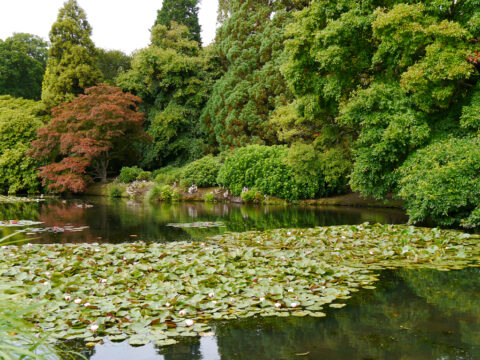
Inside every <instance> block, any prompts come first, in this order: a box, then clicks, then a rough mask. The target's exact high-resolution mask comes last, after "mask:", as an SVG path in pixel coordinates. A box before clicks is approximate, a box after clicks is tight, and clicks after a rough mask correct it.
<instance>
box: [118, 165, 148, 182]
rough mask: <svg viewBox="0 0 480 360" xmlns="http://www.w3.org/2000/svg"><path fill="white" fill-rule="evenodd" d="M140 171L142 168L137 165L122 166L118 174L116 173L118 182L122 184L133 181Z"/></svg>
mask: <svg viewBox="0 0 480 360" xmlns="http://www.w3.org/2000/svg"><path fill="white" fill-rule="evenodd" d="M142 172H143V170H142V169H140V168H139V167H137V166H132V167H123V168H122V170H120V175H118V182H121V183H124V184H128V183H131V182H134V181H135V180H137V177H138V176H139V175H140V174H141V173H142Z"/></svg>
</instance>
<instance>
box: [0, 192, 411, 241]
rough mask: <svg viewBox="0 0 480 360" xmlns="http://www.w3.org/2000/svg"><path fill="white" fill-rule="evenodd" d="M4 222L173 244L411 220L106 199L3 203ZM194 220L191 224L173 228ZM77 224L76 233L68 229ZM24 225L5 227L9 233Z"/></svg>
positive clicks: (355, 212) (51, 234)
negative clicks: (207, 225)
mask: <svg viewBox="0 0 480 360" xmlns="http://www.w3.org/2000/svg"><path fill="white" fill-rule="evenodd" d="M0 220H3V221H5V220H32V221H41V222H42V223H43V224H41V225H34V226H32V227H33V228H38V229H40V230H42V229H43V230H45V229H47V231H46V232H36V233H35V235H26V234H20V235H19V236H17V238H18V239H20V238H30V239H34V238H35V239H36V240H35V241H34V240H32V242H39V241H40V242H44V243H52V242H61V243H79V242H89V243H92V242H98V243H102V242H110V243H122V242H131V241H139V240H143V241H146V242H147V241H150V242H167V241H178V240H201V239H204V238H205V237H206V236H209V235H216V234H219V233H222V232H225V231H235V232H241V231H247V230H254V229H258V230H265V229H277V228H290V227H291V228H294V227H297V228H298V227H313V226H326V225H343V224H360V223H363V222H366V221H368V222H372V223H377V222H378V223H390V224H398V223H404V222H406V221H407V217H406V216H405V214H404V213H403V212H402V211H400V210H394V209H361V208H348V207H330V208H326V207H322V208H319V207H317V208H315V207H311V208H306V207H298V206H245V205H235V204H205V203H180V204H161V205H157V206H152V205H150V204H144V203H138V202H134V201H125V200H120V199H107V198H102V197H92V198H82V199H72V200H48V201H45V202H41V203H36V202H34V203H14V204H0ZM200 222H223V223H224V225H225V227H214V228H206V229H205V228H203V229H202V228H199V227H195V226H193V225H195V224H196V223H200ZM170 223H192V226H193V227H190V228H175V227H171V226H167V225H168V224H170ZM69 226H72V227H73V228H74V230H75V231H68V230H67V231H64V232H62V230H63V229H65V228H66V229H69ZM18 229H19V228H14V227H12V228H8V229H4V230H1V229H0V235H2V232H3V236H5V235H8V234H10V233H12V232H13V231H17V230H18Z"/></svg>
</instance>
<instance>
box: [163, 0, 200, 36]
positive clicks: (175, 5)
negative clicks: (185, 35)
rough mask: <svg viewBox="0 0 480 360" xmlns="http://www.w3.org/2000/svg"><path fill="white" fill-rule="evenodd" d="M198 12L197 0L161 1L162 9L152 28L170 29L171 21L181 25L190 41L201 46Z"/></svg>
mask: <svg viewBox="0 0 480 360" xmlns="http://www.w3.org/2000/svg"><path fill="white" fill-rule="evenodd" d="M198 10H199V9H198V0H163V1H162V8H161V9H160V10H158V13H157V19H156V20H155V24H154V26H155V25H164V26H166V27H167V28H170V25H171V23H172V21H174V22H176V23H177V24H183V25H185V26H186V27H187V28H188V30H189V32H190V34H189V37H190V39H192V40H195V41H196V42H198V43H199V44H201V43H202V38H201V36H200V32H201V28H200V23H199V22H198Z"/></svg>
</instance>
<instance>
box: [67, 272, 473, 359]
mask: <svg viewBox="0 0 480 360" xmlns="http://www.w3.org/2000/svg"><path fill="white" fill-rule="evenodd" d="M479 279H480V269H478V268H470V269H464V270H459V271H451V272H441V271H435V270H399V271H384V272H383V273H382V275H381V279H380V281H379V282H377V283H376V286H377V289H375V290H362V291H360V292H359V293H357V294H355V295H354V296H353V297H352V298H351V299H350V300H349V301H348V302H347V306H346V307H344V308H342V309H331V310H329V311H328V312H327V316H326V317H325V318H321V319H316V318H309V317H305V318H296V317H292V316H291V317H288V318H258V319H251V320H234V321H229V322H223V323H218V324H216V325H215V326H214V329H215V332H216V335H215V336H214V337H210V338H199V339H198V338H194V339H193V340H190V341H188V340H184V341H182V342H181V343H179V344H177V345H173V346H170V347H166V348H155V347H154V346H153V345H147V346H144V347H138V348H135V347H131V346H129V345H128V344H126V343H124V344H112V343H107V344H105V345H102V346H96V347H95V348H92V349H89V350H85V347H82V346H81V344H77V346H76V347H75V348H77V349H80V350H81V349H83V354H84V355H85V356H86V357H87V358H89V359H90V360H110V359H111V360H114V359H115V360H123V359H125V360H129V359H135V360H155V359H158V360H162V359H164V360H174V359H175V360H180V359H182V360H183V359H185V360H186V359H192V360H220V359H222V360H233V359H249V360H267V359H276V360H290V359H308V360H313V359H338V360H342V359H345V360H351V359H389V360H395V359H419V360H420V359H422V360H425V359H443V360H451V359H472V360H473V359H479V358H480V297H479V296H478V294H480V280H479Z"/></svg>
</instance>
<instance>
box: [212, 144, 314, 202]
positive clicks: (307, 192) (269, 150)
mask: <svg viewBox="0 0 480 360" xmlns="http://www.w3.org/2000/svg"><path fill="white" fill-rule="evenodd" d="M288 154H289V149H288V148H287V147H284V146H270V147H269V146H261V145H251V146H247V147H244V148H239V149H236V150H234V151H233V152H232V153H231V154H230V155H229V156H228V157H227V159H226V160H225V163H224V164H223V166H222V167H221V168H220V171H219V173H218V177H217V182H218V184H219V185H221V186H223V187H224V188H228V189H230V191H231V192H232V194H234V195H236V196H238V195H240V194H241V192H242V189H243V188H244V187H246V188H249V189H257V190H258V191H260V192H261V193H263V194H266V195H272V196H276V197H279V198H282V199H286V200H289V201H292V200H298V199H306V198H313V197H315V195H316V194H318V193H322V192H323V187H321V186H320V184H321V179H322V178H321V176H320V174H317V173H315V174H314V173H309V174H300V173H301V169H299V168H298V169H297V168H294V166H297V165H295V164H294V162H292V161H288V160H287V157H288ZM297 161H299V159H297Z"/></svg>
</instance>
